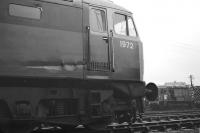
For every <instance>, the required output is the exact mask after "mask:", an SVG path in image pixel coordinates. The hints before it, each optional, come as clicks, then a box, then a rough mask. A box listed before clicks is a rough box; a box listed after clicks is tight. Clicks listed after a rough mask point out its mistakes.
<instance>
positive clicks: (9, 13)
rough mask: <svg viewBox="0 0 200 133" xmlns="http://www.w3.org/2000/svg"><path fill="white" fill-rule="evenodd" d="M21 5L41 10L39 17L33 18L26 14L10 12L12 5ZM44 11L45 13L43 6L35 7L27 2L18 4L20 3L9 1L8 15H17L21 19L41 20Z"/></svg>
mask: <svg viewBox="0 0 200 133" xmlns="http://www.w3.org/2000/svg"><path fill="white" fill-rule="evenodd" d="M12 5H13V6H15V5H16V6H21V7H26V8H33V9H38V10H39V12H40V13H39V18H33V17H25V16H20V15H14V14H11V12H10V8H11V6H12ZM42 13H43V8H42V7H34V6H30V5H25V4H18V3H9V4H8V15H9V16H10V17H16V18H21V19H27V20H36V21H40V20H41V19H42Z"/></svg>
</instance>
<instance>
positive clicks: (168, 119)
mask: <svg viewBox="0 0 200 133" xmlns="http://www.w3.org/2000/svg"><path fill="white" fill-rule="evenodd" d="M108 128H109V129H110V130H111V131H112V132H119V131H120V132H167V131H169V130H176V131H180V133H181V131H182V132H183V130H193V129H199V128H200V110H185V111H165V112H147V113H144V114H142V117H140V118H138V119H137V121H136V122H135V123H122V124H116V123H114V124H111V125H109V126H108Z"/></svg>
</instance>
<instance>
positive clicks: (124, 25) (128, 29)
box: [114, 13, 137, 37]
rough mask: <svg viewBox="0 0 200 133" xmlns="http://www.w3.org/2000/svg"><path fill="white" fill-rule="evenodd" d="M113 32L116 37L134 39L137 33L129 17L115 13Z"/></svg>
mask: <svg viewBox="0 0 200 133" xmlns="http://www.w3.org/2000/svg"><path fill="white" fill-rule="evenodd" d="M114 30H115V33H116V34H118V35H123V36H131V37H136V36H137V32H136V28H135V25H134V22H133V19H132V18H131V17H128V16H126V15H122V14H118V13H115V15H114Z"/></svg>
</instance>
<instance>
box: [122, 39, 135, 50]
mask: <svg viewBox="0 0 200 133" xmlns="http://www.w3.org/2000/svg"><path fill="white" fill-rule="evenodd" d="M120 47H122V48H129V49H134V47H135V46H134V44H133V43H132V42H128V41H120Z"/></svg>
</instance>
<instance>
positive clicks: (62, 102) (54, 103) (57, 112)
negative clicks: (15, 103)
mask: <svg viewBox="0 0 200 133" xmlns="http://www.w3.org/2000/svg"><path fill="white" fill-rule="evenodd" d="M41 104H42V105H43V106H44V107H46V108H47V110H48V116H62V115H76V114H77V111H78V100H77V99H45V100H42V101H41Z"/></svg>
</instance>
